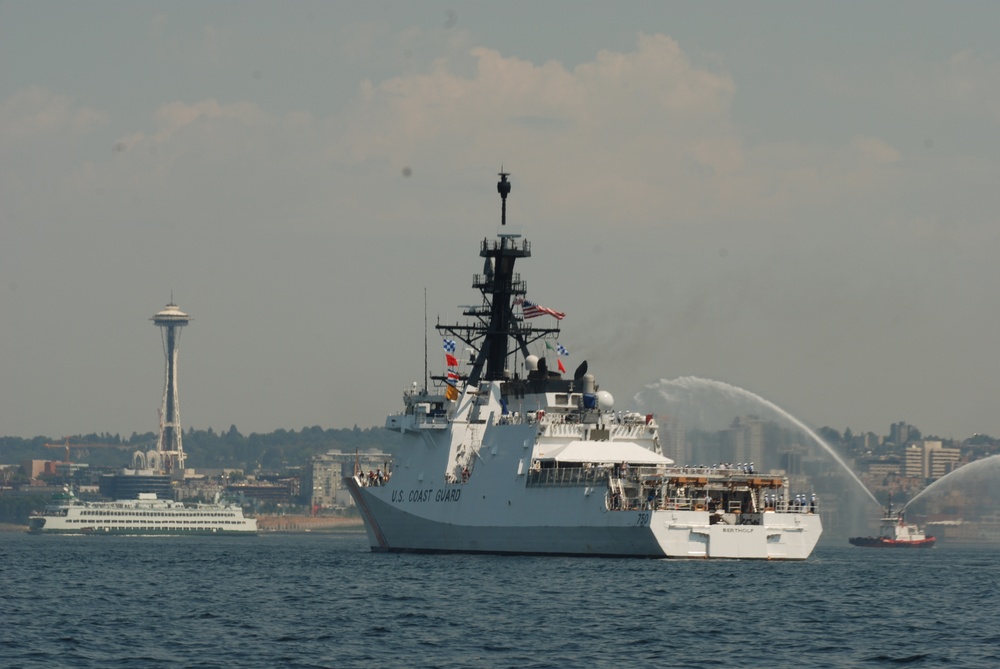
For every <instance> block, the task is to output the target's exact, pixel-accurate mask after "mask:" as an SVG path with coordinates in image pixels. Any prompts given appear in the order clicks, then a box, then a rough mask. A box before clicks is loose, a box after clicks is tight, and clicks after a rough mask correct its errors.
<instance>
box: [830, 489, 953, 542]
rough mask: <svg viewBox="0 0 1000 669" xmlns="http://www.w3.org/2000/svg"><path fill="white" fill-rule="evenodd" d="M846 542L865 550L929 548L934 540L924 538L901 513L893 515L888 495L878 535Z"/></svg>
mask: <svg viewBox="0 0 1000 669" xmlns="http://www.w3.org/2000/svg"><path fill="white" fill-rule="evenodd" d="M848 541H850V542H851V544H852V545H854V546H864V547H866V548H873V547H875V548H882V547H885V548H930V547H931V546H933V545H934V542H935V541H936V539H935V538H934V537H929V536H926V535H925V534H924V531H923V530H921V529H920V528H919V527H918V526H916V525H910V524H909V523H907V522H906V519H905V516H904V513H903V512H902V511H900V512H899V513H897V514H896V515H893V514H892V495H890V496H889V505H888V507H887V508H886V512H885V516H884V517H883V518H882V521H881V525H880V528H879V535H878V536H877V537H851V538H850V539H848Z"/></svg>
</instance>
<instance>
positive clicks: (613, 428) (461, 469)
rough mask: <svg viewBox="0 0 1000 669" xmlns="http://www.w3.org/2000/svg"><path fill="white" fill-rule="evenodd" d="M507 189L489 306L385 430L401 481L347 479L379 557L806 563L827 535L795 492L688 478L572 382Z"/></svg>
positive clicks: (480, 281) (452, 342) (487, 256)
mask: <svg viewBox="0 0 1000 669" xmlns="http://www.w3.org/2000/svg"><path fill="white" fill-rule="evenodd" d="M499 176H500V182H499V183H498V184H497V191H498V192H499V194H500V197H501V201H502V202H501V218H500V225H499V226H498V228H497V236H496V238H495V239H492V240H491V239H488V238H485V239H483V240H482V242H481V243H480V244H479V256H480V258H482V259H483V260H481V261H480V262H483V263H484V265H483V271H482V273H481V274H476V275H475V276H474V278H473V281H472V285H473V288H474V289H478V290H479V292H480V293H481V295H482V301H481V303H479V304H476V305H473V306H467V307H464V316H465V317H466V322H465V323H464V324H462V323H459V324H441V323H439V324H438V325H437V326H436V328H437V330H438V332H440V333H441V335H442V338H443V340H444V355H445V365H444V369H445V370H446V371H444V373H440V374H438V375H436V376H428V373H427V371H426V370H427V366H426V363H425V372H424V386H423V387H420V386H419V385H418V384H417V383H416V382H415V383H413V385H412V387H410V388H407V389H406V390H405V391H404V393H403V402H404V409H403V411H401V412H400V413H396V414H392V415H390V416H388V418H387V419H386V424H385V427H386V428H387V429H389V430H393V431H395V432H398V433H400V434H402V435H403V443H402V445H401V447H400V450H399V453H398V455H397V457H396V460H395V462H394V463H393V467H392V471H391V472H389V473H388V476H386V475H385V472H380V473H381V474H382V476H376V477H372V476H367V477H366V476H364V475H363V474H362V473H361V472H360V471H356V472H355V473H354V475H353V476H348V477H345V479H344V484H345V487H346V488H347V489H348V490H350V492H351V495H352V496H353V498H354V501H355V502H356V503H357V505H358V509H359V510H360V512H361V516H362V518H363V519H364V523H365V530H366V532H367V535H368V542H369V545H370V546H371V549H372V550H373V551H376V552H418V553H447V552H462V553H498V554H534V555H595V556H596V555H600V556H622V557H644V558H665V557H670V558H734V559H763V560H774V559H782V560H804V559H806V558H807V557H809V555H810V554H811V553H812V550H813V548H814V547H815V546H816V542H817V541H818V540H819V537H820V534H821V533H822V529H823V528H822V523H821V521H820V516H819V514H818V513H817V512H816V505H815V504H812V503H809V504H807V503H804V502H802V501H801V500H803V499H805V498H806V495H802V494H799V495H793V494H792V493H791V491H790V490H789V486H788V480H787V479H785V478H784V477H783V476H781V475H767V474H764V473H760V472H756V471H754V470H753V468H752V467H747V466H744V467H736V466H718V467H703V466H701V467H678V466H676V465H674V462H673V460H671V459H670V458H667V457H665V456H664V455H663V451H662V449H661V447H660V442H659V436H658V434H659V432H658V430H659V426H658V425H657V422H656V418H655V416H653V415H646V414H640V413H637V412H633V411H623V410H618V411H616V410H615V406H614V398H613V397H612V395H611V393H609V392H607V391H606V390H603V389H601V388H600V386H599V385H598V383H597V381H596V379H595V377H594V375H593V374H591V373H589V372H588V369H587V362H586V361H583V362H582V363H581V364H580V365H579V366H578V367H576V369H575V371H574V372H573V373H572V374H571V375H570V374H567V372H566V369H565V367H564V365H563V359H564V358H566V357H567V355H568V351H567V350H566V347H565V346H563V345H562V343H561V342H559V341H558V338H559V335H560V329H559V327H558V323H559V322H561V321H562V319H563V318H564V317H565V314H564V313H563V312H560V311H557V310H555V309H552V308H548V307H543V306H541V305H540V304H538V302H537V301H535V300H534V299H531V300H529V299H528V295H527V287H526V284H525V282H524V281H523V280H522V279H521V275H520V274H519V273H517V272H515V271H514V264H515V261H517V260H520V259H522V258H524V259H527V258H529V257H531V245H530V243H529V242H528V241H527V240H525V239H522V237H521V231H520V230H519V229H515V228H514V226H508V225H507V220H506V203H507V196H508V194H509V193H510V189H511V184H510V182H509V181H508V180H507V177H508V176H509V174H508V173H506V172H500V175H499ZM575 269H576V270H577V271H580V272H584V274H583V276H581V277H580V280H579V281H577V282H575V283H574V284H573V285H575V286H577V289H578V290H584V291H586V290H587V286H588V285H589V284H590V283H592V282H593V281H597V280H599V277H597V276H594V275H589V276H588V275H587V274H586V270H587V268H586V267H585V266H579V267H576V268H575ZM535 319H538V320H535ZM552 319H554V321H553V320H552ZM539 320H540V321H542V322H548V323H553V324H554V325H555V327H539V326H537V325H534V324H533V323H537V322H539ZM546 355H550V356H554V360H546V357H545V356H546ZM425 360H426V356H425ZM428 379H429V380H428ZM430 381H433V382H434V385H432V384H431V383H430ZM793 499H794V500H796V501H795V502H792V500H793Z"/></svg>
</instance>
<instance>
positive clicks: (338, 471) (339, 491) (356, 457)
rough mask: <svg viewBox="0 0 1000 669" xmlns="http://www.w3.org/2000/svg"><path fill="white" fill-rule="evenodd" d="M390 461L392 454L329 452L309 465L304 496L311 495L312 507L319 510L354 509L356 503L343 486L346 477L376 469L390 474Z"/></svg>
mask: <svg viewBox="0 0 1000 669" xmlns="http://www.w3.org/2000/svg"><path fill="white" fill-rule="evenodd" d="M391 462H392V456H391V455H389V454H388V453H382V452H379V451H364V452H360V453H343V452H341V451H339V450H331V451H328V452H326V453H323V454H321V455H317V456H315V457H313V459H312V461H311V462H310V463H309V467H308V468H307V469H306V475H305V480H304V481H303V484H302V489H303V494H304V495H308V496H309V503H310V505H311V506H312V507H313V508H314V509H317V510H318V509H336V508H340V509H342V508H346V507H349V506H353V505H354V501H353V500H352V499H351V495H350V493H348V492H347V489H346V488H344V487H343V484H342V481H343V479H344V477H345V476H352V475H353V474H354V472H355V471H357V470H359V469H360V470H361V471H364V472H369V471H373V470H377V469H382V471H383V472H386V471H391V470H390V466H391Z"/></svg>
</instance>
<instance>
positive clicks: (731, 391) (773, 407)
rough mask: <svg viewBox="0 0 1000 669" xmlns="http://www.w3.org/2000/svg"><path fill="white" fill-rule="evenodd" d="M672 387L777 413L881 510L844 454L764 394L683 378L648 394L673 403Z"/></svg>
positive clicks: (654, 387)
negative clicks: (746, 402) (710, 393)
mask: <svg viewBox="0 0 1000 669" xmlns="http://www.w3.org/2000/svg"><path fill="white" fill-rule="evenodd" d="M669 388H679V389H681V390H684V391H690V390H692V389H705V388H707V389H711V390H714V391H717V392H720V393H722V394H723V395H726V396H728V397H731V398H738V399H741V400H750V401H751V402H753V403H754V404H756V405H757V406H759V407H761V408H764V409H768V410H769V411H772V412H773V413H775V414H777V415H778V416H780V417H781V418H783V419H784V420H786V421H787V422H789V423H791V424H792V425H794V426H795V427H797V428H798V429H800V430H802V431H803V432H805V433H806V434H807V435H808V436H809V438H810V439H812V440H813V441H814V442H815V443H816V444H818V445H819V446H820V447H822V448H823V450H824V451H825V452H826V454H827V455H829V456H830V457H831V458H833V459H834V461H836V463H837V464H838V465H840V466H841V468H843V470H844V473H846V474H847V475H849V476H850V478H851V479H852V480H853V481H854V483H856V484H857V485H858V487H860V488H861V489H862V490H863V491H864V492H865V494H866V495H868V497H869V498H870V499H871V501H872V502H874V503H875V505H876V506H879V507H881V504H879V501H878V499H876V498H875V495H873V494H872V492H871V491H870V490H869V489H868V487H867V486H866V485H865V484H864V483H862V482H861V479H859V478H858V476H857V474H855V473H854V471H853V470H852V469H851V467H850V466H848V464H847V463H846V462H844V460H843V458H841V457H840V455H838V454H837V452H836V451H835V450H833V448H832V447H831V446H830V445H829V444H828V443H826V442H825V441H823V439H822V438H820V436H819V435H818V434H816V433H815V432H814V431H813V430H812V429H810V428H809V426H807V425H806V424H805V423H803V422H802V421H801V420H799V419H798V418H796V417H795V416H793V415H792V414H790V413H788V412H787V411H785V410H784V409H782V408H781V407H779V406H778V405H777V404H775V403H774V402H771V401H769V400H766V399H764V398H763V397H761V396H760V395H757V394H755V393H752V392H750V391H749V390H745V389H743V388H740V387H738V386H734V385H730V384H728V383H724V382H722V381H713V380H711V379H700V378H698V377H696V376H683V377H680V378H678V379H674V380H672V381H667V380H666V379H662V380H660V382H659V383H654V384H652V385H650V386H647V388H646V391H647V393H648V392H652V393H653V394H654V397H655V396H656V394H658V395H659V396H660V398H662V400H664V401H666V402H668V403H671V402H674V401H675V398H674V397H673V396H672V395H671V394H670V393H669V391H668V389H669ZM635 402H636V403H638V404H640V406H649V403H650V400H649V399H648V398H646V397H644V393H639V394H638V395H636V397H635Z"/></svg>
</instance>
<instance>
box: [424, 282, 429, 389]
mask: <svg viewBox="0 0 1000 669" xmlns="http://www.w3.org/2000/svg"><path fill="white" fill-rule="evenodd" d="M429 385H430V383H429V382H428V380H427V286H424V392H425V393H426V392H427V388H428V386H429Z"/></svg>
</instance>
